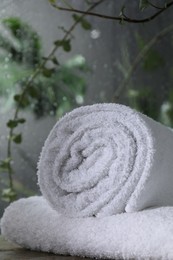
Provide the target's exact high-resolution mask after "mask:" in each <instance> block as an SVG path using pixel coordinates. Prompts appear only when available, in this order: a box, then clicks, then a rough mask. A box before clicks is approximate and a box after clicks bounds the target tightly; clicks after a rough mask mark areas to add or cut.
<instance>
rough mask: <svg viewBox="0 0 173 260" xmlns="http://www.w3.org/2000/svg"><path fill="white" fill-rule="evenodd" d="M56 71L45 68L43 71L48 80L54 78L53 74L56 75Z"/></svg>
mask: <svg viewBox="0 0 173 260" xmlns="http://www.w3.org/2000/svg"><path fill="white" fill-rule="evenodd" d="M54 71H55V70H54V69H47V68H44V69H43V70H42V74H43V76H45V77H46V78H50V77H51V76H52V74H53V73H54Z"/></svg>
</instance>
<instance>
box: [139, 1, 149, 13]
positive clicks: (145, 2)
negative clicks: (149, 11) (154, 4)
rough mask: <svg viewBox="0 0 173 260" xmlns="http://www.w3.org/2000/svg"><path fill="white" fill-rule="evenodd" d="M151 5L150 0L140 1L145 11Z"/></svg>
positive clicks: (141, 7) (140, 5)
mask: <svg viewBox="0 0 173 260" xmlns="http://www.w3.org/2000/svg"><path fill="white" fill-rule="evenodd" d="M148 6H149V2H148V0H140V1H139V9H140V10H141V11H143V10H144V9H145V8H147V7H148Z"/></svg>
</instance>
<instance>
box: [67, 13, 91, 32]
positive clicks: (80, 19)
mask: <svg viewBox="0 0 173 260" xmlns="http://www.w3.org/2000/svg"><path fill="white" fill-rule="evenodd" d="M72 17H73V19H74V21H75V22H79V23H80V24H81V26H82V28H83V29H85V30H91V28H92V26H91V24H90V23H89V22H88V21H87V20H86V19H85V18H83V17H81V16H80V15H77V14H73V15H72Z"/></svg>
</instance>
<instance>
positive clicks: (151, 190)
mask: <svg viewBox="0 0 173 260" xmlns="http://www.w3.org/2000/svg"><path fill="white" fill-rule="evenodd" d="M172 151H173V132H172V131H171V130H170V129H168V128H167V127H165V126H163V125H161V124H159V123H157V122H155V121H153V120H152V119H150V118H148V117H146V116H144V115H142V114H140V113H138V112H136V111H134V110H132V109H130V108H128V107H126V106H122V105H116V104H97V105H93V106H86V107H81V108H78V109H75V110H74V111H72V112H71V113H69V114H67V115H65V116H64V117H63V118H62V119H61V120H60V121H59V122H58V123H57V124H56V125H55V127H54V128H53V129H52V131H51V133H50V135H49V136H48V139H47V140H46V142H45V145H44V147H43V150H42V153H41V157H40V161H39V164H38V177H39V185H40V187H41V191H42V193H43V196H44V197H45V198H43V197H31V198H28V199H21V200H19V201H17V202H14V203H12V204H11V205H10V206H9V207H8V208H7V209H6V210H5V213H4V215H3V218H2V220H1V231H2V234H3V235H4V236H5V237H6V238H7V239H8V240H11V241H12V242H15V243H18V244H19V245H21V246H23V247H26V248H30V249H33V250H41V251H46V252H53V253H57V254H70V255H79V256H88V257H96V258H104V259H105V258H111V259H118V258H122V259H134V258H135V259H143V260H144V259H145V260H146V259H163V260H172V259H173V207H162V206H171V205H173V188H172V186H173V167H172V163H173V152H172ZM156 206H158V207H160V208H150V209H146V208H148V207H156ZM144 208H145V210H143V211H139V210H141V209H144ZM135 211H139V212H135ZM123 212H124V213H123ZM118 213H121V214H118ZM95 216H96V217H95Z"/></svg>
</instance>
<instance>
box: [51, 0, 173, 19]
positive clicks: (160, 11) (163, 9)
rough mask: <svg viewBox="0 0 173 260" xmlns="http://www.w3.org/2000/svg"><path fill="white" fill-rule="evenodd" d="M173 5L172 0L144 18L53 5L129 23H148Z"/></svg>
mask: <svg viewBox="0 0 173 260" xmlns="http://www.w3.org/2000/svg"><path fill="white" fill-rule="evenodd" d="M172 5H173V1H171V2H170V3H168V4H167V5H166V6H165V7H163V8H161V9H160V10H159V11H157V12H156V13H155V14H153V15H151V16H149V17H147V18H144V19H134V18H130V17H127V16H126V15H124V16H110V15H105V14H100V13H94V12H90V11H87V12H85V11H82V10H79V9H75V8H73V9H71V8H67V7H61V6H59V5H56V4H52V6H53V7H54V8H56V9H58V10H62V11H67V12H73V13H79V14H86V15H90V16H96V17H99V18H104V19H109V20H117V21H120V22H121V21H122V20H123V21H125V22H128V23H146V22H150V21H152V20H154V19H155V18H156V17H157V16H159V15H160V14H161V13H163V12H164V11H165V10H167V9H168V8H169V7H171V6H172Z"/></svg>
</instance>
